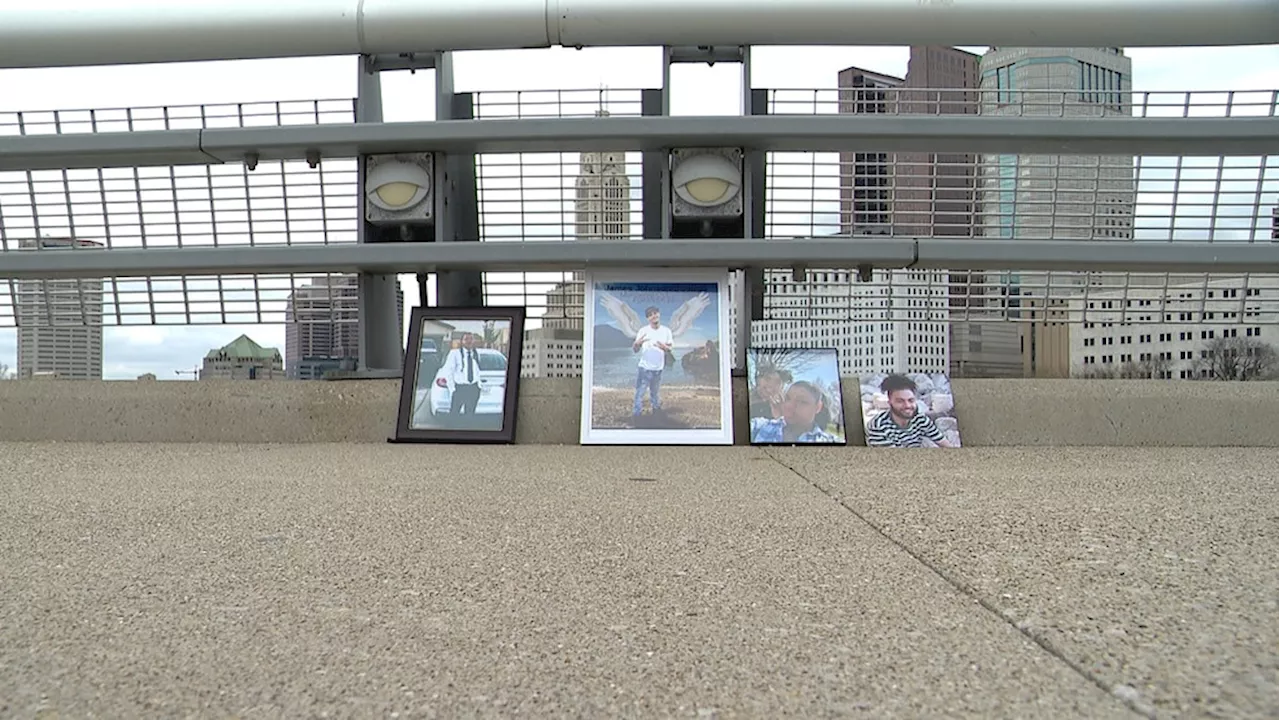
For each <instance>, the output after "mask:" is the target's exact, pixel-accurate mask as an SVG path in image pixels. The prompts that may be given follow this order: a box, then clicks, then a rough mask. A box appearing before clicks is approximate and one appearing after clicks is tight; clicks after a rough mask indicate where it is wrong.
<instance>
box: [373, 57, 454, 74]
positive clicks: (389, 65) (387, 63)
mask: <svg viewBox="0 0 1280 720" xmlns="http://www.w3.org/2000/svg"><path fill="white" fill-rule="evenodd" d="M436 57H437V55H436V53H421V54H419V53H400V54H399V55H390V54H384V55H366V56H364V67H365V72H368V73H376V72H386V71H389V70H408V71H409V72H410V73H416V72H417V71H419V70H435V69H436Z"/></svg>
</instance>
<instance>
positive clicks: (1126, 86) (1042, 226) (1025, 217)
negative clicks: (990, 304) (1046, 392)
mask: <svg viewBox="0 0 1280 720" xmlns="http://www.w3.org/2000/svg"><path fill="white" fill-rule="evenodd" d="M1132 65H1133V63H1132V60H1130V59H1129V58H1128V57H1125V55H1124V50H1123V49H1122V48H1117V47H1101V48H1023V47H1017V48H1007V47H993V48H991V49H990V50H989V51H988V52H987V53H986V54H984V55H983V56H982V61H981V64H980V69H981V78H982V79H981V89H982V96H981V103H980V108H981V109H980V114H983V115H1009V116H1023V117H1036V116H1040V117H1046V116H1047V117H1074V118H1088V117H1124V116H1127V115H1131V114H1132V103H1131V96H1130V91H1131V75H1132ZM979 174H980V178H981V179H980V181H979V185H980V188H979V218H980V224H981V225H982V233H983V235H984V236H985V237H989V238H1004V239H1009V240H1094V241H1116V240H1127V239H1131V238H1132V237H1133V216H1134V204H1135V201H1136V192H1137V179H1136V177H1135V175H1134V158H1133V156H1132V155H1104V156H1099V155H1016V154H1000V155H984V156H983V157H982V158H981V160H980V168H979ZM1058 275H1059V277H1055V278H1054V281H1053V282H1054V285H1055V286H1056V287H1055V290H1054V291H1053V294H1055V295H1061V294H1062V293H1063V292H1064V291H1067V292H1069V290H1070V287H1071V286H1072V284H1073V283H1074V284H1078V285H1079V286H1080V287H1081V288H1083V287H1084V285H1085V282H1086V276H1085V275H1084V274H1080V275H1079V276H1076V277H1075V279H1074V280H1068V281H1066V282H1065V283H1064V281H1063V279H1062V277H1061V276H1060V275H1061V274H1058ZM1047 282H1048V275H1047V274H1045V273H1033V274H1024V273H1008V274H1005V275H1003V276H1002V277H1000V278H999V281H998V283H994V284H998V285H1000V286H1001V289H1002V292H1003V294H1004V295H1005V298H1004V301H1003V308H1002V309H1003V311H1004V312H1007V313H1008V314H1009V316H1010V317H1011V318H1013V319H1017V320H1023V321H1025V320H1027V317H1025V315H1026V314H1027V312H1031V313H1035V312H1039V310H1037V309H1030V310H1028V308H1027V307H1026V305H1027V300H1026V299H1025V296H1027V295H1037V294H1038V295H1041V296H1043V295H1044V294H1045V293H1044V288H1045V286H1046V284H1047ZM1064 285H1065V287H1063V286H1064ZM990 327H991V329H997V328H999V329H1001V330H1002V331H1004V332H1008V329H1007V328H1008V326H1002V325H992V326H990ZM1017 328H1018V330H1019V331H1020V333H1021V336H1020V337H1019V342H1020V343H1021V344H1022V347H1023V348H1024V350H1025V349H1026V348H1027V347H1028V345H1029V344H1030V343H1032V341H1034V342H1035V348H1036V353H1037V355H1036V356H1035V357H1032V358H1031V360H1030V363H1028V364H1027V368H1028V371H1029V372H1031V373H1032V374H1034V375H1040V376H1060V375H1062V374H1063V369H1065V368H1066V367H1068V366H1069V362H1068V358H1067V357H1066V356H1065V352H1066V347H1067V343H1066V342H1064V341H1063V340H1064V338H1065V336H1066V334H1067V333H1068V328H1067V326H1066V325H1065V324H1063V323H1053V322H1050V323H1049V324H1048V325H1045V326H1043V327H1040V328H1038V330H1037V332H1038V333H1039V335H1038V338H1031V337H1029V336H1028V334H1027V333H1028V332H1029V331H1030V330H1031V328H1029V327H1028V326H1027V325H1026V324H1025V323H1018V324H1017ZM1055 333H1056V334H1057V335H1061V336H1063V337H1060V338H1055V337H1050V335H1053V334H1055ZM1048 348H1055V350H1053V351H1052V354H1054V355H1055V356H1054V357H1050V356H1049V353H1050V351H1049V350H1048ZM1024 354H1025V353H1024ZM1046 369H1047V371H1046Z"/></svg>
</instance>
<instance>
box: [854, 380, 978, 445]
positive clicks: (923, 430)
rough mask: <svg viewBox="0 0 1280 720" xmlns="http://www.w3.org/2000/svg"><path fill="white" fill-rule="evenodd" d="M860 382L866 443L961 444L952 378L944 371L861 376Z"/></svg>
mask: <svg viewBox="0 0 1280 720" xmlns="http://www.w3.org/2000/svg"><path fill="white" fill-rule="evenodd" d="M859 384H860V385H861V386H862V388H861V389H862V423H863V429H864V431H865V432H866V437H867V445H869V446H871V447H898V448H918V447H926V448H936V447H944V448H958V447H960V424H959V422H957V421H956V413H955V407H956V404H955V399H954V397H953V396H952V394H951V379H950V378H948V377H947V376H946V375H945V374H943V373H936V374H932V375H928V374H924V373H910V374H893V375H884V374H876V375H863V376H862V377H861V378H859Z"/></svg>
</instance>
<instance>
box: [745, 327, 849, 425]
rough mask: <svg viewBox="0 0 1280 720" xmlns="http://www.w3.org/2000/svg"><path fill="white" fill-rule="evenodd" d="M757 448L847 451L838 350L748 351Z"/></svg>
mask: <svg viewBox="0 0 1280 720" xmlns="http://www.w3.org/2000/svg"><path fill="white" fill-rule="evenodd" d="M747 388H748V391H749V398H750V399H749V404H748V408H749V409H748V413H749V416H750V420H749V425H750V428H751V443H752V444H753V445H844V444H845V427H844V407H843V404H842V402H841V391H840V358H839V354H838V353H837V351H836V350H834V349H828V348H822V349H814V348H781V349H780V348H750V349H749V350H747Z"/></svg>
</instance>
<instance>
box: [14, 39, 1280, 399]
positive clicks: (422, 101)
mask: <svg viewBox="0 0 1280 720" xmlns="http://www.w3.org/2000/svg"><path fill="white" fill-rule="evenodd" d="M965 49H968V50H971V51H974V52H982V51H983V50H985V48H965ZM1127 54H1128V55H1129V56H1130V57H1131V58H1132V59H1133V87H1134V89H1135V90H1139V91H1144V90H1149V91H1186V90H1198V91H1225V90H1269V89H1276V88H1280V53H1278V49H1277V47H1275V46H1269V47H1242V48H1230V47H1229V48H1190V49H1186V48H1175V49H1135V50H1129V51H1127ZM907 55H908V51H907V49H906V48H865V47H845V48H831V47H826V48H756V49H754V50H753V56H752V84H753V86H755V87H763V88H828V89H834V88H835V84H836V74H837V72H838V71H839V70H841V69H843V68H845V67H849V66H858V67H861V68H864V69H867V70H872V71H875V72H881V73H886V74H891V75H897V76H902V75H903V74H905V72H906V65H907ZM455 70H456V79H455V88H456V90H457V91H459V92H467V91H495V90H545V89H583V90H592V89H598V88H602V87H611V88H647V87H659V86H660V85H661V51H660V50H659V49H657V48H601V49H585V50H567V49H552V50H511V51H490V52H468V53H457V54H456V58H455ZM739 72H740V71H739V69H738V67H737V66H734V65H717V66H715V67H706V66H693V65H681V66H677V67H676V68H674V69H673V72H672V112H673V114H678V115H722V114H736V113H737V112H738V107H739V97H740V92H741V85H740V80H739ZM356 77H357V70H356V60H355V58H352V57H334V58H310V59H285V60H244V61H226V62H211V63H188V64H182V65H144V66H109V67H93V68H53V69H41V70H0V113H4V112H7V111H9V112H11V111H37V110H54V109H59V110H63V109H66V110H70V109H88V108H124V107H139V106H159V105H190V104H201V103H236V102H261V101H278V100H314V99H319V98H351V97H354V96H355V93H356ZM434 91H435V87H434V78H433V74H432V73H430V72H421V73H418V74H416V75H410V74H409V73H408V72H396V73H384V75H383V103H384V118H385V119H386V120H388V121H400V120H427V119H430V118H431V117H433V115H434V97H433V96H434ZM13 239H15V238H10V240H13ZM404 280H405V282H404V283H403V289H404V290H405V291H406V295H407V297H406V305H408V306H413V305H416V304H417V300H416V298H417V291H416V287H415V283H413V282H412V280H411V276H404ZM0 294H3V291H0ZM240 333H247V334H249V335H250V337H252V338H253V339H254V340H256V341H257V342H259V343H260V344H262V345H266V346H277V347H279V348H280V349H281V351H282V352H283V350H284V328H283V326H282V325H278V324H277V325H234V326H226V325H223V326H217V325H213V326H196V327H130V328H107V329H106V330H105V336H106V337H105V360H104V374H105V377H106V378H108V379H132V378H134V377H136V376H138V375H140V374H142V373H146V372H153V373H156V375H157V376H159V377H160V378H161V379H179V378H180V376H177V375H175V370H179V369H190V368H192V367H194V366H196V365H198V364H199V362H200V359H201V358H202V357H203V356H204V354H205V353H206V352H208V351H209V350H210V349H211V348H214V347H218V346H221V345H224V344H226V343H228V342H230V341H231V340H233V339H235V337H236V336H237V335H239V334H240ZM15 343H16V340H15V335H14V330H13V329H12V328H0V364H5V365H8V366H9V367H10V368H11V369H12V368H13V367H15V365H16V358H15Z"/></svg>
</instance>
